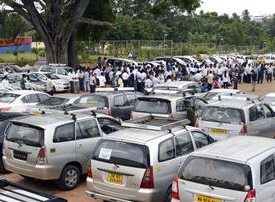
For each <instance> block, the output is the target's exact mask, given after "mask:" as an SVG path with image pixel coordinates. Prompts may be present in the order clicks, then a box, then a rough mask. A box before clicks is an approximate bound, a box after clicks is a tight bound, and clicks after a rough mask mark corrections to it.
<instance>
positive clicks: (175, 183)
mask: <svg viewBox="0 0 275 202" xmlns="http://www.w3.org/2000/svg"><path fill="white" fill-rule="evenodd" d="M172 198H173V199H177V200H180V195H179V178H178V176H176V177H175V179H174V181H173V185H172Z"/></svg>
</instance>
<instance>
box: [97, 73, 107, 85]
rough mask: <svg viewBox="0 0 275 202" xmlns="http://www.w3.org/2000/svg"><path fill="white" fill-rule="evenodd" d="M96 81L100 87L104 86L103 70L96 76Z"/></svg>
mask: <svg viewBox="0 0 275 202" xmlns="http://www.w3.org/2000/svg"><path fill="white" fill-rule="evenodd" d="M98 82H99V86H100V87H101V88H104V87H105V86H106V78H105V76H104V75H103V72H102V73H101V75H100V76H99V77H98Z"/></svg>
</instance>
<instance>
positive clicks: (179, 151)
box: [175, 132, 194, 156]
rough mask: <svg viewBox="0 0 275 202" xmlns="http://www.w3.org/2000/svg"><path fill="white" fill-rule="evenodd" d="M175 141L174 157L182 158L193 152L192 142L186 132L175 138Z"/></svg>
mask: <svg viewBox="0 0 275 202" xmlns="http://www.w3.org/2000/svg"><path fill="white" fill-rule="evenodd" d="M175 141H176V156H183V155H186V154H189V153H191V152H192V151H194V147H193V142H192V140H191V137H190V134H189V133H188V132H185V133H184V134H182V135H180V136H178V137H176V138H175Z"/></svg>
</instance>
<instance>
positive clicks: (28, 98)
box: [22, 94, 39, 103]
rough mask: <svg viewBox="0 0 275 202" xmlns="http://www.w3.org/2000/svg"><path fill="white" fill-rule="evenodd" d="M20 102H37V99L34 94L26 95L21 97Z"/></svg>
mask: <svg viewBox="0 0 275 202" xmlns="http://www.w3.org/2000/svg"><path fill="white" fill-rule="evenodd" d="M22 102H24V103H38V102H39V99H38V97H37V95H36V94H30V95H26V96H24V97H23V98H22Z"/></svg>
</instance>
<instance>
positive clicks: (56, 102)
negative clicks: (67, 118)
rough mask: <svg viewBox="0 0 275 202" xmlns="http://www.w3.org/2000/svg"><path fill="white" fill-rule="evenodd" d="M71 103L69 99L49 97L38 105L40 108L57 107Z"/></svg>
mask: <svg viewBox="0 0 275 202" xmlns="http://www.w3.org/2000/svg"><path fill="white" fill-rule="evenodd" d="M68 101H69V99H67V98H62V97H49V98H48V99H46V100H44V101H42V102H40V103H39V104H37V105H38V106H41V105H43V106H45V105H46V106H56V105H62V104H66V103H67V102H68Z"/></svg>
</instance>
